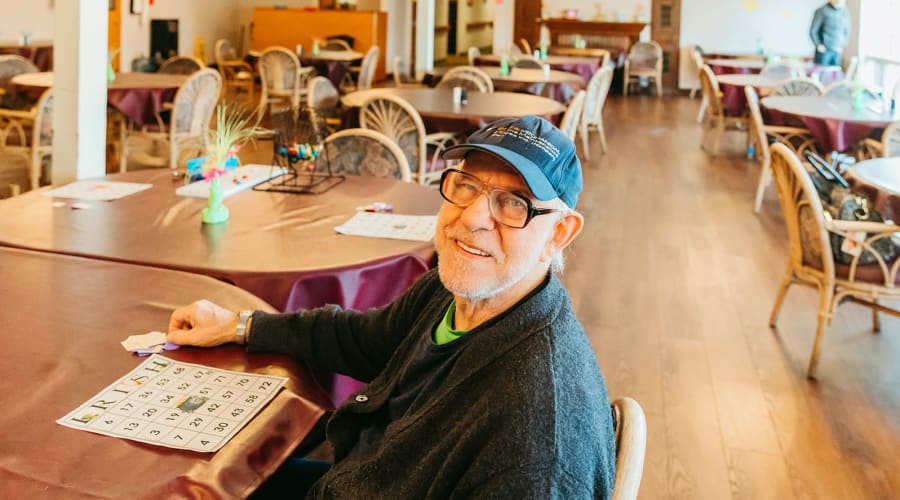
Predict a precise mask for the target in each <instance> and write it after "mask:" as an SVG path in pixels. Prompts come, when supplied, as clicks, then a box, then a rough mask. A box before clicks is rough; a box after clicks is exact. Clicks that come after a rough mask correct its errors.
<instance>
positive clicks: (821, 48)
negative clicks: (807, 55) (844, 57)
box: [816, 44, 825, 52]
mask: <svg viewBox="0 0 900 500" xmlns="http://www.w3.org/2000/svg"><path fill="white" fill-rule="evenodd" d="M816 51H818V52H825V46H824V45H821V44H820V45H816Z"/></svg>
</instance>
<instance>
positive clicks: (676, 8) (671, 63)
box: [650, 0, 681, 91]
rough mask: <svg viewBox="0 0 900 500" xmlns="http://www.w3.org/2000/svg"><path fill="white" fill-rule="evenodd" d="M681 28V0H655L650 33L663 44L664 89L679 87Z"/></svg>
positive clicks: (672, 89)
mask: <svg viewBox="0 0 900 500" xmlns="http://www.w3.org/2000/svg"><path fill="white" fill-rule="evenodd" d="M680 30H681V0H653V13H652V15H651V18H650V35H651V37H652V38H653V40H654V41H656V42H657V43H659V44H660V45H661V46H662V51H663V78H662V83H663V89H664V90H667V91H677V89H678V53H679V51H680V47H679V46H680V45H681V44H680V43H679V33H680Z"/></svg>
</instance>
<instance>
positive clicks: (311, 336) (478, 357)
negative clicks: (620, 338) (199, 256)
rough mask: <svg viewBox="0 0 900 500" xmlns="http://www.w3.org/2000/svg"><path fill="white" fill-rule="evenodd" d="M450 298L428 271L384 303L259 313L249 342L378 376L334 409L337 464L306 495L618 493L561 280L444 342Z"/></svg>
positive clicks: (609, 433)
mask: <svg viewBox="0 0 900 500" xmlns="http://www.w3.org/2000/svg"><path fill="white" fill-rule="evenodd" d="M452 298H453V297H452V295H451V294H450V293H449V292H448V291H447V290H446V289H445V288H444V287H443V285H442V284H441V282H440V280H439V278H438V276H437V272H436V271H431V272H430V273H428V274H426V275H425V276H424V277H423V278H422V279H420V280H419V281H418V282H417V283H416V284H415V285H413V287H412V288H411V289H410V290H409V291H408V292H407V293H406V294H404V295H403V296H402V297H401V298H399V299H398V300H397V301H396V302H394V303H392V304H390V305H388V306H386V307H385V308H383V309H380V310H372V311H369V312H366V313H357V312H351V311H343V310H341V309H340V308H338V307H335V306H329V307H325V308H322V309H318V310H315V311H301V312H298V313H295V314H282V315H271V314H264V313H261V312H256V313H254V316H253V331H252V334H251V337H250V345H249V346H248V348H249V350H250V351H251V352H260V351H265V352H273V351H275V352H282V353H286V354H290V355H293V356H295V357H298V358H300V359H303V360H306V361H308V362H310V363H311V364H313V365H319V366H322V367H325V368H329V369H331V370H334V371H338V372H341V373H344V374H347V375H351V376H353V377H355V378H357V379H359V380H363V381H366V382H368V386H367V387H366V388H364V389H362V390H361V391H359V392H358V393H357V394H356V395H355V396H351V397H350V398H349V399H348V400H347V402H345V403H344V404H343V405H342V406H341V407H339V408H338V409H337V410H336V411H335V413H334V415H333V416H332V418H331V420H330V421H329V423H328V428H327V437H328V441H329V442H330V443H331V444H332V446H333V449H334V455H335V464H334V466H333V467H332V468H331V470H330V471H329V472H328V473H326V474H325V476H323V477H322V479H320V480H319V482H318V483H316V484H315V486H313V489H312V490H311V491H310V493H309V495H308V496H307V498H367V499H379V498H384V499H398V498H403V499H407V498H429V499H433V498H437V499H440V498H515V499H516V500H525V499H532V498H533V499H582V498H599V499H608V498H609V496H610V494H611V492H612V485H613V483H614V480H615V443H614V438H613V426H612V418H611V415H610V407H609V400H608V396H607V393H606V387H605V385H604V382H603V378H602V375H601V373H600V369H599V367H598V365H597V361H596V357H595V354H594V350H593V348H592V347H591V344H590V342H589V341H588V339H587V337H586V336H585V333H584V330H583V328H582V326H581V324H580V323H579V322H578V320H577V319H576V318H575V315H574V313H573V311H572V309H571V304H570V302H569V297H568V294H567V293H566V290H565V287H563V285H562V283H561V282H560V281H559V280H558V279H557V278H556V277H555V276H552V275H551V276H548V278H547V279H546V280H545V282H544V283H543V284H542V285H541V286H539V287H538V288H537V289H536V290H535V291H533V292H532V293H531V294H530V295H528V296H527V297H525V298H523V299H522V300H521V301H520V302H519V303H518V304H516V305H515V306H513V307H512V308H510V309H509V310H507V311H506V312H504V313H502V314H501V315H500V316H498V317H495V318H493V319H491V320H489V321H487V322H486V323H484V324H482V325H480V326H478V327H476V328H475V329H473V330H471V331H470V332H468V333H467V334H465V335H463V336H462V337H460V338H459V339H457V340H455V341H453V342H450V343H448V344H443V345H436V344H434V342H433V341H432V340H431V338H432V337H431V335H432V332H433V331H434V328H435V326H436V325H437V323H438V322H439V321H440V320H441V319H442V317H443V315H444V313H445V312H446V311H447V308H448V307H449V305H450V302H451V300H452ZM404 388H406V389H407V390H405V389H404ZM410 388H413V389H414V390H408V389H410Z"/></svg>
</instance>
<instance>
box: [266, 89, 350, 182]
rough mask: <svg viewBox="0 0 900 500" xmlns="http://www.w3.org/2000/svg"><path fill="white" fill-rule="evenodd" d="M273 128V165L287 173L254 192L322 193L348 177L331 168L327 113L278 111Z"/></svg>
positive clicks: (273, 117) (297, 110) (298, 109)
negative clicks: (326, 140) (326, 141)
mask: <svg viewBox="0 0 900 500" xmlns="http://www.w3.org/2000/svg"><path fill="white" fill-rule="evenodd" d="M272 128H273V130H274V131H275V135H274V136H273V145H272V146H273V147H272V150H273V154H272V168H273V169H276V168H282V169H284V173H283V174H281V175H276V176H274V177H272V178H271V179H270V180H268V181H267V182H264V183H261V184H257V185H256V186H253V190H254V191H272V192H278V193H296V194H322V193H324V192H326V191H328V190H330V189H331V188H333V187H335V186H337V185H338V184H340V183H342V182H344V180H345V179H346V177H344V176H343V175H337V174H334V173H332V171H331V161H330V159H329V157H328V148H327V147H326V145H325V137H327V136H328V127H327V126H326V122H325V117H324V116H320V115H319V114H318V113H315V112H314V111H312V110H311V109H310V108H309V107H307V106H300V107H298V108H292V109H288V110H285V111H281V112H278V113H274V114H273V115H272Z"/></svg>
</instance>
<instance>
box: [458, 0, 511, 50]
mask: <svg viewBox="0 0 900 500" xmlns="http://www.w3.org/2000/svg"><path fill="white" fill-rule="evenodd" d="M512 1H513V0H505V2H510V3H511V2H512ZM496 4H497V2H496V0H473V2H472V5H471V6H469V5H468V2H466V0H459V2H458V3H457V5H458V6H459V7H458V10H457V16H456V50H457V52H459V53H460V54H465V53H466V51H467V50H468V49H469V47H471V46H473V45H474V46H477V47H489V46H491V45H493V44H494V28H490V27H483V28H480V29H475V30H472V31H467V30H466V24H468V23H476V22H486V21H493V22H494V23H497V22H498V19H496V18H495V15H494V14H495V12H494V7H495V6H496ZM509 23H510V24H512V18H510V19H509Z"/></svg>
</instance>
